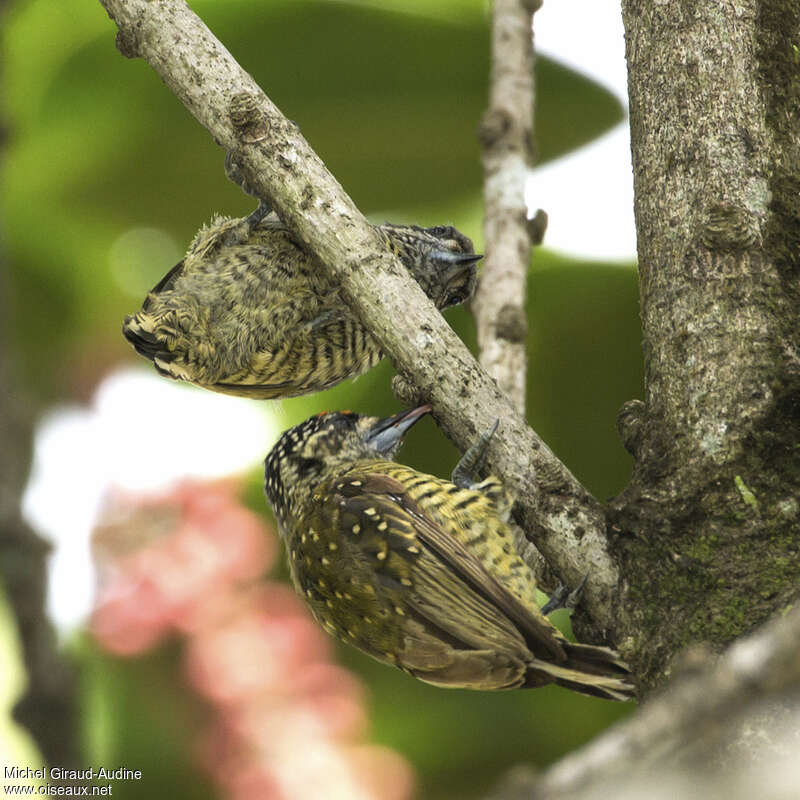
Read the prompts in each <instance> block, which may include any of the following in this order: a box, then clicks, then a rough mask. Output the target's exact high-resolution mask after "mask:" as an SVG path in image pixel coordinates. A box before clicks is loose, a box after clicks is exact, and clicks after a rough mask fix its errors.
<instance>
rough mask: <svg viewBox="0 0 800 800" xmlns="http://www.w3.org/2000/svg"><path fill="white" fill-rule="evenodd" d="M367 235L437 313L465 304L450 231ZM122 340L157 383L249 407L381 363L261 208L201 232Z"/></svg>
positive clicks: (393, 229)
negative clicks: (252, 401) (189, 386)
mask: <svg viewBox="0 0 800 800" xmlns="http://www.w3.org/2000/svg"><path fill="white" fill-rule="evenodd" d="M377 230H378V232H379V233H380V235H381V236H382V238H383V240H384V242H385V243H386V247H387V248H388V249H389V250H391V251H392V252H394V253H395V254H396V255H397V256H398V257H399V258H400V260H401V261H402V262H403V264H405V266H406V268H407V269H408V270H409V272H410V273H411V274H412V276H413V277H414V278H415V279H416V280H417V282H418V283H419V284H420V286H421V287H422V289H423V290H424V291H425V293H426V294H427V295H428V297H430V299H431V300H432V301H433V302H434V303H435V304H436V306H437V307H438V308H440V309H443V308H447V307H448V306H452V305H455V304H458V303H462V302H464V301H465V300H468V299H469V298H470V297H471V296H472V294H473V292H474V290H475V284H476V262H477V261H478V259H480V258H481V256H480V255H477V254H476V253H474V252H473V246H472V242H471V241H470V239H469V238H467V237H466V236H464V235H463V234H462V233H460V232H459V231H458V230H456V229H455V228H453V227H451V226H440V227H434V228H420V227H417V226H416V225H392V224H389V223H386V224H383V225H379V226H377ZM122 332H123V334H124V335H125V337H126V338H127V339H128V341H129V342H130V343H131V344H132V345H133V346H134V348H135V349H136V351H137V352H138V353H139V354H141V355H143V356H145V357H146V358H149V359H150V360H151V361H152V362H153V364H154V365H155V368H156V369H157V370H158V372H159V373H161V374H162V375H165V376H167V377H170V378H175V379H178V380H184V381H189V382H190V383H194V384H197V385H198V386H203V387H205V388H207V389H212V390H214V391H217V392H225V393H227V394H235V395H243V396H245V397H254V398H273V397H294V396H296V395H301V394H308V393H311V392H317V391H320V390H322V389H327V388H328V387H330V386H333V385H334V384H336V383H339V381H342V380H344V379H345V378H350V377H354V376H356V375H360V374H362V373H363V372H366V371H367V370H368V369H370V368H371V367H374V366H375V365H376V364H377V363H378V362H379V361H380V360H381V358H382V356H383V354H382V352H381V349H380V347H379V345H378V343H377V342H376V341H375V339H373V337H372V336H371V335H370V334H369V332H368V331H367V330H366V328H364V326H363V325H362V324H361V322H360V320H359V319H358V318H357V317H356V316H355V315H354V314H353V312H352V311H351V310H350V308H349V306H348V305H347V304H346V302H345V301H344V299H343V297H342V295H341V292H340V290H339V287H338V285H336V284H334V283H333V282H332V281H331V280H330V279H329V278H328V276H327V275H326V274H325V271H324V270H323V269H322V268H321V266H320V265H319V264H318V263H317V262H316V261H315V260H314V258H312V257H311V256H310V255H309V254H308V253H307V252H306V251H305V250H304V249H303V248H302V247H301V246H300V245H299V244H298V242H297V241H296V240H295V239H294V238H293V237H292V235H291V233H290V232H289V230H288V229H287V228H286V226H285V225H284V224H283V223H282V222H281V220H280V219H279V218H278V217H277V216H276V215H275V214H274V213H270V212H269V209H268V208H266V207H265V206H263V205H262V206H260V207H259V209H258V210H257V211H256V212H254V213H253V214H251V215H250V216H249V217H245V218H244V219H232V218H229V217H216V218H215V219H214V220H212V222H211V224H210V225H208V226H206V227H204V228H202V229H201V230H200V232H199V233H198V234H197V236H196V237H195V239H194V241H193V242H192V244H191V245H190V246H189V250H188V252H187V253H186V255H185V257H184V258H183V260H182V261H180V262H179V263H178V264H176V265H175V266H174V267H173V268H172V269H171V270H170V271H169V272H168V273H167V274H166V275H165V276H164V277H163V278H162V279H161V280H160V281H159V282H158V284H157V285H156V286H155V287H154V288H153V289H152V290H151V291H150V292H149V293H148V294H147V297H146V298H145V300H144V303H143V305H142V308H141V310H140V311H139V312H137V313H136V314H133V315H132V316H129V317H126V318H125V321H124V323H123V326H122Z"/></svg>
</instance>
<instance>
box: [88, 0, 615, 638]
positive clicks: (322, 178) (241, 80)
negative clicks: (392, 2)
mask: <svg viewBox="0 0 800 800" xmlns="http://www.w3.org/2000/svg"><path fill="white" fill-rule="evenodd" d="M100 2H101V3H102V5H103V6H104V7H105V9H106V11H107V12H108V13H109V15H110V16H111V18H112V19H113V20H114V21H115V22H116V23H117V25H118V27H119V34H118V37H117V41H118V46H119V48H120V50H121V51H122V52H123V53H124V54H125V55H127V56H141V57H143V58H144V59H146V60H147V61H148V63H149V64H150V65H151V66H152V67H153V69H155V70H156V72H158V74H159V75H160V76H161V78H162V79H163V80H164V82H165V83H166V84H167V86H168V87H169V88H170V89H171V90H172V91H173V92H174V93H175V94H176V95H177V96H178V98H179V99H180V100H181V101H182V102H183V103H184V105H185V106H186V107H187V108H188V109H189V111H190V112H191V113H192V114H193V115H194V116H195V117H196V118H197V119H198V121H199V122H200V123H201V124H202V125H204V126H205V127H206V128H207V129H208V130H209V132H210V133H211V134H212V136H213V137H214V139H215V140H216V141H217V142H218V143H219V144H220V145H221V146H222V147H224V148H225V149H226V150H228V151H233V152H234V153H235V157H236V161H237V163H238V165H239V167H240V170H241V172H242V174H243V175H244V177H245V178H246V180H247V184H248V186H249V187H250V189H251V190H252V191H253V192H255V193H256V194H257V195H258V196H259V197H261V198H263V199H265V200H268V201H269V202H270V203H271V205H272V207H273V208H274V209H275V210H276V211H277V212H278V213H279V214H280V216H281V218H282V219H283V220H284V222H285V223H286V224H287V225H288V226H289V228H290V229H291V230H292V231H293V233H294V235H295V236H296V237H297V239H298V241H300V242H301V243H302V244H303V245H304V246H305V247H306V248H307V250H308V251H309V252H311V253H314V254H315V255H316V256H317V258H318V259H319V261H320V265H321V268H323V269H326V270H327V271H328V273H329V274H330V275H331V276H332V277H333V278H334V279H335V281H336V283H337V284H338V285H340V286H341V287H342V291H343V294H344V295H345V298H346V300H347V302H348V303H350V305H351V306H352V308H353V309H354V310H355V312H356V313H357V314H358V315H359V317H360V318H361V320H362V321H363V322H364V325H365V326H366V327H367V328H368V329H369V330H370V331H371V332H372V334H373V335H374V336H375V338H376V339H377V340H378V341H379V342H380V344H381V346H382V347H383V348H384V350H385V351H386V352H387V353H388V354H389V355H390V356H391V357H392V358H393V359H394V361H395V364H396V366H397V367H398V369H399V370H400V371H401V372H402V373H403V374H405V375H407V376H411V378H412V380H413V383H414V385H415V386H416V387H417V388H418V390H419V392H420V393H421V394H422V396H424V397H425V398H426V399H428V400H429V401H430V402H431V403H432V404H433V406H434V409H435V416H436V418H437V420H438V422H439V423H440V424H441V426H442V428H443V429H444V431H445V432H446V433H447V434H448V436H450V438H452V440H453V441H454V442H455V443H456V445H458V446H459V447H460V448H461V449H462V450H465V449H466V448H467V447H468V446H469V445H470V444H471V443H472V442H473V441H475V438H476V436H477V435H479V434H480V433H482V432H483V431H485V430H487V429H488V428H489V427H490V426H491V425H492V423H493V422H494V420H495V419H500V421H501V422H500V428H499V430H498V432H497V435H496V436H495V437H494V439H493V440H492V444H491V446H490V449H489V452H488V466H489V468H490V469H491V470H492V471H493V472H495V473H496V474H498V475H500V476H501V477H503V479H504V480H505V481H506V483H507V484H508V485H509V486H510V487H511V489H512V490H513V491H514V492H515V493H516V494H517V497H518V498H519V512H518V513H519V522H520V524H521V525H522V527H523V528H524V529H525V531H526V532H527V534H528V535H530V536H531V537H532V538H533V540H534V543H535V544H536V546H537V548H538V549H539V550H540V551H541V552H542V554H543V555H544V556H545V558H546V559H547V560H548V562H549V564H550V565H551V566H552V567H553V569H554V570H555V571H556V572H557V573H558V575H559V577H560V578H561V579H562V580H564V581H566V582H567V583H570V584H572V585H577V583H578V582H579V581H580V580H581V578H582V577H583V576H584V575H585V574H586V572H587V571H589V570H591V575H590V578H589V584H588V585H587V587H586V591H585V593H584V597H583V608H584V610H585V611H586V612H587V614H588V615H589V617H590V618H591V619H592V620H593V621H594V625H595V632H596V634H597V635H602V634H603V632H605V631H608V630H613V623H614V615H613V613H612V605H613V598H614V596H615V593H616V587H617V571H616V567H615V565H614V563H613V562H612V560H611V558H610V557H609V555H608V552H607V549H606V539H605V518H604V514H603V510H602V508H601V506H600V504H599V503H597V501H596V500H595V499H594V498H593V497H592V496H591V495H590V494H589V493H588V492H587V491H586V489H585V488H584V487H583V486H582V485H581V484H580V483H579V482H578V481H577V480H576V478H575V477H574V476H573V475H572V474H571V473H570V472H569V470H568V469H567V468H566V467H565V466H564V465H563V464H562V463H561V462H560V461H559V460H558V459H557V458H556V457H555V456H554V455H553V453H552V452H551V451H550V449H549V448H548V447H547V445H546V444H545V443H544V442H543V441H542V440H541V439H540V438H539V437H538V436H537V435H536V434H535V433H534V432H533V431H532V430H531V429H530V428H529V427H528V426H527V424H526V423H525V420H524V419H523V418H522V417H521V416H520V415H519V414H518V413H516V410H515V409H514V407H513V406H512V404H511V403H510V402H509V400H508V398H507V397H506V396H505V395H504V394H503V393H502V392H501V391H499V390H498V388H497V385H496V384H495V382H494V381H493V380H492V379H491V378H490V377H489V376H488V375H487V374H486V373H485V372H484V371H483V370H482V369H481V368H480V366H479V365H478V364H477V363H476V361H475V359H474V358H473V357H472V355H471V354H470V353H469V351H468V350H467V348H466V347H465V346H464V344H463V342H461V340H460V339H459V338H458V337H457V336H456V335H455V334H454V333H453V331H452V330H451V328H450V327H449V326H448V325H447V323H446V322H445V321H444V319H443V318H442V316H441V315H440V314H439V312H438V311H437V310H436V308H435V307H434V305H433V304H432V303H431V302H430V300H428V298H427V296H426V295H425V293H424V292H423V291H422V289H421V288H420V286H419V285H418V284H417V283H416V281H414V280H413V279H412V278H411V277H410V276H409V275H408V273H407V271H406V270H405V269H404V268H403V267H402V265H401V264H400V262H399V261H398V260H397V259H396V258H395V257H394V256H393V255H392V254H391V253H389V252H388V251H387V250H386V248H385V246H384V244H383V242H382V241H381V240H380V237H379V236H378V234H377V233H376V232H375V230H374V228H373V227H372V226H371V225H369V223H368V222H367V221H366V220H365V219H364V217H363V215H362V214H361V213H360V212H359V211H358V209H357V208H356V207H355V205H354V204H353V202H352V200H351V199H350V198H349V197H348V196H347V195H346V194H345V193H344V191H343V190H342V188H341V186H340V185H339V184H338V183H337V181H336V180H335V179H334V178H333V176H332V175H331V174H330V173H329V172H328V171H327V169H326V168H325V165H324V164H323V163H322V161H321V160H320V159H319V157H318V156H317V155H316V153H314V151H313V150H312V149H311V147H310V146H309V145H308V142H306V140H305V139H304V138H303V137H302V136H301V134H300V132H299V131H298V130H297V127H296V126H295V125H294V124H293V123H291V122H290V121H288V120H287V119H286V118H285V117H284V116H283V115H282V114H281V113H280V111H279V110H278V109H277V108H276V107H275V105H274V104H273V103H272V102H271V101H270V100H269V99H268V98H267V97H266V96H265V95H264V93H263V92H262V91H261V89H260V88H259V87H258V86H257V85H256V83H255V82H254V81H253V79H252V78H251V77H250V75H248V74H247V73H246V72H245V71H244V70H243V69H242V68H241V67H240V66H239V65H238V64H237V63H236V61H235V60H234V59H233V57H232V56H231V54H230V53H229V52H228V51H227V50H226V49H225V48H224V47H223V46H222V44H221V43H220V42H219V41H218V40H217V39H216V38H215V37H214V36H213V34H212V33H211V31H209V29H208V28H207V27H206V26H205V25H204V24H203V22H202V21H201V20H200V19H199V18H198V17H197V16H196V15H195V14H194V13H193V12H192V11H191V10H190V9H189V8H188V6H187V5H186V3H185V2H184V1H183V0H150V1H149V2H148V0H100ZM537 487H538V489H541V493H539V492H538V491H537ZM579 533H580V535H578V534H579Z"/></svg>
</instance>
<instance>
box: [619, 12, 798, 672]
mask: <svg viewBox="0 0 800 800" xmlns="http://www.w3.org/2000/svg"><path fill="white" fill-rule="evenodd" d="M622 5H623V19H624V22H625V29H626V50H627V59H628V85H629V93H630V119H631V138H632V150H633V166H634V189H635V211H636V224H637V233H638V247H639V271H640V280H641V313H642V327H643V340H644V357H645V367H646V373H645V378H646V386H645V391H646V396H645V402H644V404H641V403H635V402H634V403H631V404H628V405H627V406H626V407H625V408H624V409H623V414H622V415H621V417H620V425H621V430H622V433H623V439H624V441H625V442H626V446H628V447H629V449H630V450H631V452H632V453H633V455H634V456H635V469H634V475H633V479H632V481H631V483H630V485H629V486H628V488H627V489H626V490H625V492H624V493H623V494H622V495H621V496H620V497H618V498H617V499H616V501H615V502H614V503H613V506H612V508H611V510H610V520H609V521H610V532H611V533H612V535H613V537H614V540H615V541H616V543H617V547H616V555H617V556H618V557H619V559H620V567H621V574H622V575H623V576H624V578H623V580H624V592H623V600H622V605H621V618H620V620H619V627H618V629H617V633H618V635H619V636H620V637H622V636H625V637H627V638H626V646H625V652H626V654H627V655H628V657H629V658H631V659H632V660H633V662H634V664H635V666H636V667H637V671H638V673H639V675H640V678H641V679H642V680H643V682H644V683H645V684H646V685H653V684H655V683H658V682H660V681H662V680H663V677H664V675H665V673H666V672H667V671H668V665H669V661H670V658H671V656H672V655H674V654H675V653H677V652H678V651H680V650H681V649H682V648H683V647H684V646H685V645H687V644H689V643H691V642H697V641H708V642H711V643H713V644H714V645H716V646H722V645H724V644H725V643H727V642H730V641H731V640H732V639H734V638H735V637H736V636H738V635H740V634H741V633H743V632H745V631H747V630H749V629H751V628H752V627H753V626H754V625H756V624H758V623H759V622H760V621H762V620H764V619H765V618H766V617H767V616H769V615H770V614H771V613H772V612H774V611H779V610H782V609H785V608H787V607H789V606H790V605H791V604H792V602H794V601H795V600H796V598H797V596H798V587H799V586H800V554H798V548H800V533H799V531H800V504H799V503H798V498H800V447H798V441H800V401H799V400H798V389H799V388H800V370H798V366H800V363H799V362H798V359H797V356H798V340H799V337H798V333H799V329H798V320H800V316H798V313H797V309H798V300H799V299H800V297H799V296H798V288H799V284H798V280H799V278H800V271H799V270H798V266H799V265H800V219H799V217H798V210H799V206H798V197H800V193H799V192H798V190H799V189H800V157H799V154H800V149H799V147H798V139H797V130H798V129H800V103H798V100H799V99H800V71H799V70H798V56H797V53H798V50H797V42H798V41H800V6H798V5H797V3H795V2H778V1H777V0H766V1H764V0H762V1H761V2H757V0H744V1H743V2H740V1H739V0H737V2H724V3H719V2H715V1H714V0H704V2H697V3H669V4H658V3H650V2H645V0H624V2H623V4H622Z"/></svg>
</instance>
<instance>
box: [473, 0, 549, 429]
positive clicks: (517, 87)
mask: <svg viewBox="0 0 800 800" xmlns="http://www.w3.org/2000/svg"><path fill="white" fill-rule="evenodd" d="M532 18H533V11H532V10H531V8H530V4H529V3H526V2H525V1H524V0H494V3H493V7H492V71H491V81H490V88H489V108H488V110H487V112H486V114H485V115H484V117H483V120H482V121H481V125H480V130H479V134H478V135H479V139H480V141H481V145H482V149H483V171H484V206H485V217H484V225H483V231H484V241H485V242H486V245H485V251H486V252H485V256H484V261H483V270H482V273H481V282H480V286H479V287H478V291H477V293H476V295H475V300H474V302H473V304H472V307H473V310H474V312H475V321H476V323H477V333H478V346H479V348H480V360H481V364H482V366H483V368H484V369H485V370H486V371H487V372H488V373H489V374H490V375H491V376H492V377H493V378H494V379H495V380H496V381H497V384H498V386H499V387H500V388H501V389H502V390H503V391H504V392H505V393H506V394H507V395H508V396H509V398H510V399H511V402H512V403H513V404H514V407H515V408H516V409H517V410H518V411H519V412H520V414H524V413H525V378H526V371H527V355H526V347H525V345H526V336H527V330H528V325H527V317H526V314H525V284H526V277H527V274H528V266H529V264H530V256H531V238H530V234H529V232H528V227H527V224H526V217H527V212H526V206H525V179H526V177H527V171H528V167H529V166H530V162H531V158H530V153H531V129H532V124H533V93H534V85H533V30H532V26H531V23H532Z"/></svg>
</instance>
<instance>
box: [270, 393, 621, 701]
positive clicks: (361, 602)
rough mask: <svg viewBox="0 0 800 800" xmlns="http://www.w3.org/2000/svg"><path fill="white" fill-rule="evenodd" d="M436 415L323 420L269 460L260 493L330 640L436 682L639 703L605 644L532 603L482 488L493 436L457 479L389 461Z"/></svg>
mask: <svg viewBox="0 0 800 800" xmlns="http://www.w3.org/2000/svg"><path fill="white" fill-rule="evenodd" d="M429 410H430V406H422V407H420V408H417V409H413V410H411V411H406V412H402V413H400V414H396V415H395V416H392V417H388V418H386V419H378V418H376V417H366V416H360V415H358V414H352V413H349V412H334V413H329V414H323V415H319V416H316V417H312V418H311V419H308V420H306V421H305V422H303V423H302V424H300V425H298V426H296V427H294V428H291V429H290V430H288V431H286V432H285V433H284V434H283V436H281V438H280V439H279V440H278V442H277V444H276V445H275V446H274V447H273V449H272V451H271V452H270V454H269V455H268V456H267V459H266V493H267V497H268V499H269V502H270V503H271V505H272V507H273V509H274V511H275V514H276V517H277V520H278V526H279V531H280V534H281V537H282V539H283V541H284V543H285V545H286V550H287V553H288V558H289V565H290V570H291V574H292V579H293V581H294V584H295V587H296V589H297V590H298V592H299V593H300V594H302V595H303V596H304V597H305V599H306V602H307V603H308V605H309V607H310V608H311V612H312V613H313V615H314V617H315V618H316V619H317V621H318V622H319V623H320V624H321V625H322V626H323V627H324V628H325V629H326V630H327V631H328V632H329V633H331V634H332V635H334V636H337V637H338V638H340V639H342V640H343V641H345V642H348V643H350V644H352V645H355V646H356V647H358V648H359V649H360V650H363V651H364V652H365V653H367V654H369V655H371V656H373V657H374V658H376V659H378V660H379V661H383V662H384V663H387V664H393V665H395V666H397V667H399V668H400V669H402V670H404V671H406V672H408V673H410V674H412V675H414V676H416V677H417V678H419V679H421V680H423V681H426V682H427V683H432V684H435V685H438V686H446V687H460V688H467V689H513V688H527V687H536V686H543V685H545V684H549V683H556V684H558V685H560V686H564V687H567V688H569V689H573V690H575V691H577V692H581V693H583V694H589V695H594V696H596V697H603V698H606V699H610V700H628V699H630V698H631V697H633V691H634V689H633V685H632V684H631V682H630V674H629V671H628V669H627V667H626V666H625V664H624V663H623V662H622V661H621V660H620V658H619V656H618V655H617V654H616V653H615V652H614V651H613V650H610V649H608V648H605V647H595V646H591V645H584V644H574V643H572V642H569V641H568V640H567V639H566V638H565V637H564V636H563V635H562V634H561V633H560V632H559V630H558V629H557V628H556V627H555V626H554V625H553V624H552V623H551V622H550V621H549V620H548V619H547V617H546V616H545V614H543V613H542V610H541V609H540V608H539V606H538V604H537V602H536V581H535V578H534V575H533V573H532V572H531V570H530V569H529V568H528V566H527V565H526V564H525V563H524V562H523V561H522V559H521V558H520V557H519V555H518V551H517V549H515V536H517V535H520V536H521V532H520V531H519V530H518V529H516V528H515V527H513V526H512V524H511V523H509V521H508V516H509V512H510V509H511V498H510V496H509V495H508V494H507V493H506V491H505V490H504V488H503V486H502V484H501V483H500V482H499V481H498V479H497V478H494V477H489V478H487V479H485V480H484V481H481V482H479V483H478V482H476V480H475V476H474V474H473V473H474V470H475V469H476V468H477V466H478V464H479V463H480V462H481V461H482V458H483V453H484V451H485V447H486V444H487V442H488V439H489V436H491V434H487V435H485V436H484V437H482V439H481V441H480V442H478V443H477V445H475V446H473V447H472V448H470V449H469V450H468V451H467V453H466V454H465V455H464V457H463V458H462V459H461V461H460V462H459V465H458V466H457V467H456V469H455V471H454V472H453V482H450V481H446V480H441V479H439V478H436V477H434V476H433V475H425V474H422V473H420V472H417V471H416V470H413V469H411V468H409V467H405V466H403V465H401V464H397V463H395V462H394V461H391V460H389V459H391V458H392V456H393V454H394V452H395V451H396V450H397V448H398V447H399V445H400V442H401V440H402V438H403V436H404V434H405V432H406V431H407V430H408V429H409V428H410V427H411V426H412V425H413V424H414V423H415V422H416V421H417V420H418V419H419V418H420V417H421V416H423V415H424V414H426V413H427V412H428V411H429Z"/></svg>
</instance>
